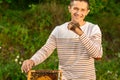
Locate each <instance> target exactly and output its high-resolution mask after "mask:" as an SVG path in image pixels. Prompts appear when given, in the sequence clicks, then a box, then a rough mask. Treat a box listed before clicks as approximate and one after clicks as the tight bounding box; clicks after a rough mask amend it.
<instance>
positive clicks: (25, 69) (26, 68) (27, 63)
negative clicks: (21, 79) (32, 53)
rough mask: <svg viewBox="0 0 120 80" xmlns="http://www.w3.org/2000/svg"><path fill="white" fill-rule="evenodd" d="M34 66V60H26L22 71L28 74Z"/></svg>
mask: <svg viewBox="0 0 120 80" xmlns="http://www.w3.org/2000/svg"><path fill="white" fill-rule="evenodd" d="M33 66H34V62H33V61H32V60H25V61H24V62H23V64H22V67H21V70H22V72H25V73H27V72H28V71H29V70H30V69H32V67H33Z"/></svg>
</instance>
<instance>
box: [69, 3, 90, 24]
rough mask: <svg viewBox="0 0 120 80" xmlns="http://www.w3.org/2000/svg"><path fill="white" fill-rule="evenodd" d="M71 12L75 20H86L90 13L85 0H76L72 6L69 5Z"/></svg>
mask: <svg viewBox="0 0 120 80" xmlns="http://www.w3.org/2000/svg"><path fill="white" fill-rule="evenodd" d="M68 9H69V12H70V13H71V20H72V21H75V22H81V21H84V18H85V17H86V16H87V14H88V13H89V11H90V10H89V9H88V4H87V3H86V2H84V1H74V2H73V4H72V5H71V6H69V7H68Z"/></svg>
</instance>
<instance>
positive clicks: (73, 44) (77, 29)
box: [21, 0, 102, 80]
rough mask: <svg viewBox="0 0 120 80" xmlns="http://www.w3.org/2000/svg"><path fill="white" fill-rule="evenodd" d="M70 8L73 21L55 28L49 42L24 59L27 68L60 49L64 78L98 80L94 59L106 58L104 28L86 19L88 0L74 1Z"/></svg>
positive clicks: (24, 67) (67, 79)
mask: <svg viewBox="0 0 120 80" xmlns="http://www.w3.org/2000/svg"><path fill="white" fill-rule="evenodd" d="M68 9H69V12H70V14H71V21H69V22H66V23H64V24H62V25H59V26H56V27H55V29H54V30H53V31H52V33H51V34H50V36H49V38H48V40H47V42H46V44H45V45H44V46H43V47H42V48H41V49H40V50H38V51H37V52H36V53H35V54H34V55H33V56H32V57H31V58H30V59H28V60H25V61H24V62H23V65H22V67H21V69H22V70H23V71H25V72H28V71H29V70H30V69H31V68H32V67H33V66H35V65H38V64H40V63H42V62H43V61H44V60H45V59H46V58H48V57H49V56H50V55H51V53H52V52H53V51H54V49H55V48H57V52H58V58H59V69H60V70H62V72H63V79H62V80H96V73H95V66H94V60H96V59H100V58H101V57H102V45H101V40H102V39H101V38H102V35H101V31H100V28H99V26H98V25H96V24H93V23H91V22H88V21H85V20H84V19H85V17H86V16H87V15H88V13H89V12H90V10H89V1H88V0H71V2H70V5H69V6H68Z"/></svg>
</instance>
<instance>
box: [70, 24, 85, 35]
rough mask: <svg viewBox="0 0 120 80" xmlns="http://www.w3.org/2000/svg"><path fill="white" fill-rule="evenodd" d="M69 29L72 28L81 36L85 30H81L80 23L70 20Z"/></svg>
mask: <svg viewBox="0 0 120 80" xmlns="http://www.w3.org/2000/svg"><path fill="white" fill-rule="evenodd" d="M68 29H69V30H72V31H73V32H75V33H76V34H78V35H80V36H81V35H82V34H83V31H82V30H81V28H80V25H79V23H76V22H70V23H69V24H68Z"/></svg>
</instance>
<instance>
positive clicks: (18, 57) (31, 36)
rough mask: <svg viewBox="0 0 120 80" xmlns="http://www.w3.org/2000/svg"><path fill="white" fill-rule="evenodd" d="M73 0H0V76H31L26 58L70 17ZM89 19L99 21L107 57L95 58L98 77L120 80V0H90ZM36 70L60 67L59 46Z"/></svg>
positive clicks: (21, 79)
mask: <svg viewBox="0 0 120 80" xmlns="http://www.w3.org/2000/svg"><path fill="white" fill-rule="evenodd" d="M69 1H70V0H0V80H27V77H26V74H25V73H21V69H20V68H21V64H22V62H23V60H25V59H28V58H30V57H31V56H32V55H33V54H34V53H35V52H36V51H37V50H38V49H40V48H41V47H42V46H43V45H44V44H45V42H46V40H47V38H48V36H49V35H50V33H51V31H52V30H53V29H54V28H55V26H57V25H60V24H63V23H64V22H66V21H69V20H70V14H69V13H68V9H67V6H68V4H69ZM90 4H91V6H90V9H91V12H90V14H89V15H88V16H87V17H86V20H87V21H90V22H92V23H95V24H98V25H99V26H100V28H101V31H102V34H103V36H102V37H103V38H102V45H103V50H104V54H103V58H102V59H101V60H98V61H95V65H96V73H97V80H120V68H119V67H120V1H119V0H90ZM33 69H35V70H41V69H45V70H46V69H47V70H48V69H50V70H57V69H58V57H57V52H56V50H55V51H54V52H53V54H52V55H51V56H50V57H49V58H48V59H47V60H45V61H44V62H43V63H42V64H40V65H38V66H36V67H34V68H33Z"/></svg>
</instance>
